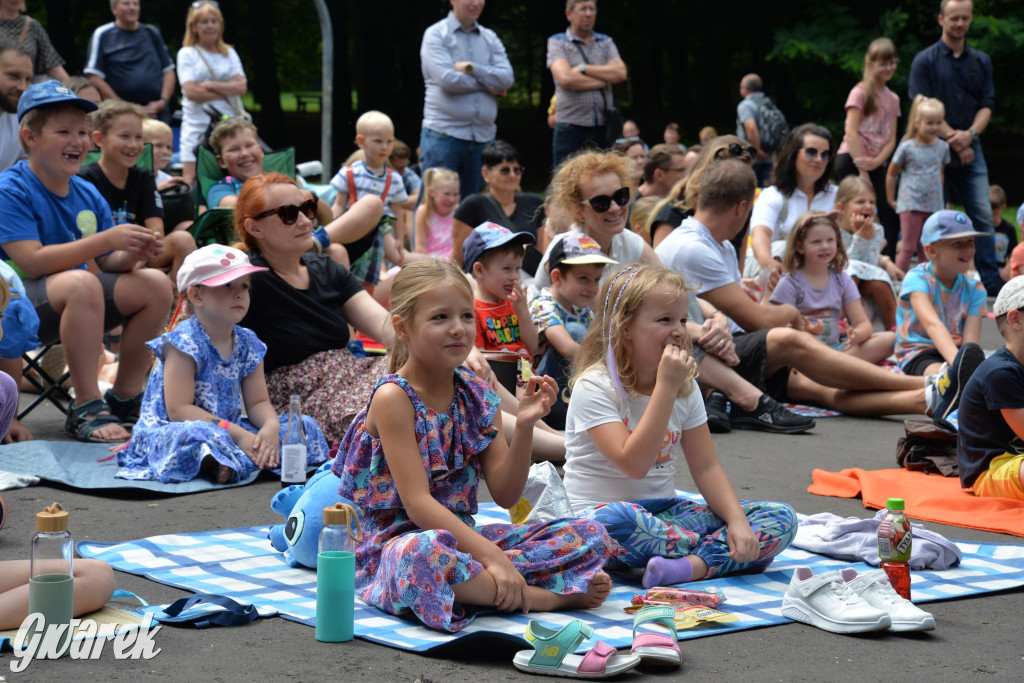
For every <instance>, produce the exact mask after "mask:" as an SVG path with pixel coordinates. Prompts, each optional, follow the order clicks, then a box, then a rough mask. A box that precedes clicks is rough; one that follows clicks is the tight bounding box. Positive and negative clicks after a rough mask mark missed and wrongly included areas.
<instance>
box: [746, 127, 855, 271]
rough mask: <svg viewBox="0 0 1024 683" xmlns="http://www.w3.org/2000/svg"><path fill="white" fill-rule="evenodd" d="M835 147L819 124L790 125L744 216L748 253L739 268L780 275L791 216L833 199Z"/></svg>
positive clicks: (794, 218)
mask: <svg viewBox="0 0 1024 683" xmlns="http://www.w3.org/2000/svg"><path fill="white" fill-rule="evenodd" d="M834 164H835V149H834V146H833V142H832V134H831V133H829V132H828V129H827V128H825V127H824V126H819V125H818V124H816V123H805V124H803V125H800V126H797V127H796V128H794V129H793V130H791V131H790V133H789V135H788V136H787V137H786V141H785V143H783V145H782V152H781V154H780V155H779V162H778V164H777V165H776V166H775V175H774V178H773V181H772V182H773V184H772V186H771V187H767V188H765V189H764V191H763V192H762V193H761V196H760V197H758V199H757V202H756V203H755V204H754V210H753V212H752V213H751V216H750V225H751V226H752V228H751V234H752V235H753V251H754V254H753V255H754V258H753V259H751V258H750V255H749V254H748V255H747V262H746V265H745V268H744V272H743V274H744V275H745V276H746V277H757V276H758V274H759V271H767V272H770V273H771V274H772V280H778V277H779V276H781V275H782V272H783V268H782V261H780V260H778V259H781V258H782V255H783V253H784V252H785V250H786V238H787V237H788V236H789V231H790V230H791V229H792V228H793V226H794V225H795V224H796V221H797V219H798V218H799V217H800V216H801V215H803V213H804V212H806V211H823V212H826V213H827V212H829V211H831V210H832V208H833V207H834V206H835V204H836V189H837V188H836V186H835V184H833V183H832V182H831V178H832V170H833V165H834Z"/></svg>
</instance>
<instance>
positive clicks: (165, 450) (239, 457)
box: [116, 317, 327, 483]
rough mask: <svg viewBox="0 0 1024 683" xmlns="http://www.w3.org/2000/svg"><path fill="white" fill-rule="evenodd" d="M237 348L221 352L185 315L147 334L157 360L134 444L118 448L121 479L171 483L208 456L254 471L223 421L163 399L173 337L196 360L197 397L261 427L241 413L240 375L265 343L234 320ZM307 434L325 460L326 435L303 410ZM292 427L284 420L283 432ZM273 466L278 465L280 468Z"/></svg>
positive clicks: (228, 416) (311, 455)
mask: <svg viewBox="0 0 1024 683" xmlns="http://www.w3.org/2000/svg"><path fill="white" fill-rule="evenodd" d="M234 335H235V348H234V351H232V353H231V357H230V358H223V357H222V356H221V355H220V352H219V351H217V348H216V347H215V346H214V345H213V342H212V341H210V337H209V336H208V335H207V334H206V330H205V329H203V326H202V325H201V324H200V323H199V321H198V320H197V319H196V318H195V317H191V318H187V319H186V320H185V321H184V322H182V323H181V324H180V325H179V326H178V327H177V328H175V329H174V330H173V331H171V332H168V333H166V334H164V335H161V336H160V337H157V338H156V339H154V340H152V341H149V342H146V345H147V346H148V347H149V348H150V349H152V351H153V353H154V354H156V365H155V367H154V368H153V372H152V374H150V376H149V383H148V384H147V385H146V394H145V396H144V398H143V399H142V408H141V409H140V411H139V421H138V423H137V424H136V425H135V427H134V428H133V429H132V439H131V441H130V442H129V443H128V448H127V449H125V450H123V451H121V452H120V453H118V454H117V462H118V464H119V465H121V470H119V471H118V473H117V475H116V476H117V477H119V478H121V479H155V480H157V481H162V482H165V483H173V482H179V481H189V480H191V479H193V478H195V476H196V474H198V473H199V466H200V464H201V463H202V461H203V459H204V458H206V457H207V456H210V457H212V458H214V459H215V460H216V461H217V463H218V464H220V465H227V466H228V467H230V468H231V469H232V470H234V472H235V475H234V476H233V477H232V480H237V479H244V478H245V477H248V476H249V475H250V474H252V473H253V472H255V471H256V469H257V467H256V464H255V463H254V462H253V461H252V460H250V459H249V456H247V455H246V454H245V452H244V451H243V450H242V449H241V448H239V447H238V446H237V445H236V444H235V442H234V441H232V440H231V437H230V436H228V432H227V430H225V429H221V428H220V427H218V426H217V425H215V424H213V423H211V422H204V421H201V420H187V421H177V422H176V421H172V420H170V418H168V417H167V404H166V403H164V357H163V352H164V348H165V347H166V345H167V344H171V345H172V346H174V348H176V349H178V350H179V351H181V352H182V353H186V354H188V355H189V356H191V357H192V358H193V359H195V361H196V387H195V397H194V398H193V403H195V405H197V406H199V407H200V408H202V409H203V410H207V411H209V412H210V413H212V414H214V415H216V416H217V417H221V418H224V419H225V420H228V421H229V422H234V423H236V424H239V425H241V426H242V427H244V428H245V429H248V430H249V431H250V432H253V433H254V434H255V433H256V432H257V431H258V430H257V429H256V427H255V426H254V425H253V424H252V423H251V422H249V420H247V419H245V418H242V417H241V415H242V407H243V405H242V379H243V378H244V377H246V376H247V375H249V374H250V373H251V372H252V371H253V370H255V369H256V367H257V366H259V364H260V362H261V361H262V360H263V355H264V354H265V353H266V350H267V346H266V344H264V343H263V342H261V341H260V340H259V338H258V337H257V336H256V334H255V333H254V332H253V331H252V330H249V329H246V328H244V327H239V326H238V325H235V331H234ZM302 427H303V430H304V431H305V434H306V461H307V464H308V465H316V464H319V463H322V462H324V461H325V460H327V442H326V441H324V436H323V434H321V433H320V427H319V425H317V423H316V420H314V419H312V418H310V417H307V416H303V418H302ZM287 428H288V420H287V417H285V418H284V419H282V420H281V438H282V439H283V438H284V434H285V430H286V429H287ZM273 471H274V472H278V473H279V472H280V468H275V469H274V470H273Z"/></svg>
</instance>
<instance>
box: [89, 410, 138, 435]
mask: <svg viewBox="0 0 1024 683" xmlns="http://www.w3.org/2000/svg"><path fill="white" fill-rule="evenodd" d="M108 414H109V413H107V411H105V410H103V411H100V412H99V413H96V415H108ZM88 417H95V415H93V414H91V413H90V414H89V415H88ZM92 437H93V438H94V439H103V440H104V441H127V440H128V439H130V438H132V435H131V433H130V432H129V431H128V430H127V429H125V428H124V425H122V424H120V423H118V422H111V423H108V424H105V425H103V426H102V427H100V428H99V429H97V430H96V431H95V432H93V433H92Z"/></svg>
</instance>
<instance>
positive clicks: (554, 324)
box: [530, 232, 618, 429]
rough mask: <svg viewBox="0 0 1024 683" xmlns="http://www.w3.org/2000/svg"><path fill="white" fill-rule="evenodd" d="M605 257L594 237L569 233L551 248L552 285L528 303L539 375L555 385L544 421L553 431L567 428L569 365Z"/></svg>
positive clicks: (587, 318)
mask: <svg viewBox="0 0 1024 683" xmlns="http://www.w3.org/2000/svg"><path fill="white" fill-rule="evenodd" d="M608 264H611V265H618V261H615V260H614V259H611V258H608V257H607V256H605V255H604V254H603V253H602V252H601V247H600V246H598V244H597V242H595V241H594V240H593V238H591V237H588V236H587V235H584V234H582V233H578V232H574V233H568V234H567V235H566V236H565V237H563V238H562V239H561V240H559V241H558V242H556V243H555V244H554V245H553V246H552V247H551V252H550V253H549V254H548V264H547V268H548V273H549V275H550V276H551V286H550V287H544V288H543V289H541V290H540V294H539V295H537V296H536V297H534V298H533V299H532V300H531V301H530V318H531V319H532V321H533V325H534V327H536V328H537V334H538V336H539V348H538V351H537V356H536V358H537V374H538V375H548V376H549V377H551V378H552V379H554V380H555V383H556V384H557V385H558V398H557V399H556V401H555V403H554V404H553V405H552V406H551V412H550V413H548V416H547V417H546V418H545V419H544V421H545V422H547V423H548V425H550V426H551V427H553V428H555V429H565V412H566V410H567V409H568V404H567V403H566V402H565V399H564V398H563V397H562V392H563V391H565V389H566V387H567V386H568V384H569V365H570V364H571V363H572V361H573V359H574V358H575V357H576V352H577V351H578V350H579V348H580V342H581V341H583V337H584V336H585V335H586V334H587V328H589V327H590V323H591V322H593V320H594V313H593V311H591V310H590V304H591V302H592V301H593V300H594V297H596V296H597V293H598V292H599V291H600V289H601V275H602V274H603V273H604V268H605V266H606V265H608Z"/></svg>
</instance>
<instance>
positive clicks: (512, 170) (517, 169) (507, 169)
mask: <svg viewBox="0 0 1024 683" xmlns="http://www.w3.org/2000/svg"><path fill="white" fill-rule="evenodd" d="M497 170H498V173H500V174H501V175H523V174H524V173H526V167H525V166H501V167H500V168H498V169H497Z"/></svg>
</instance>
